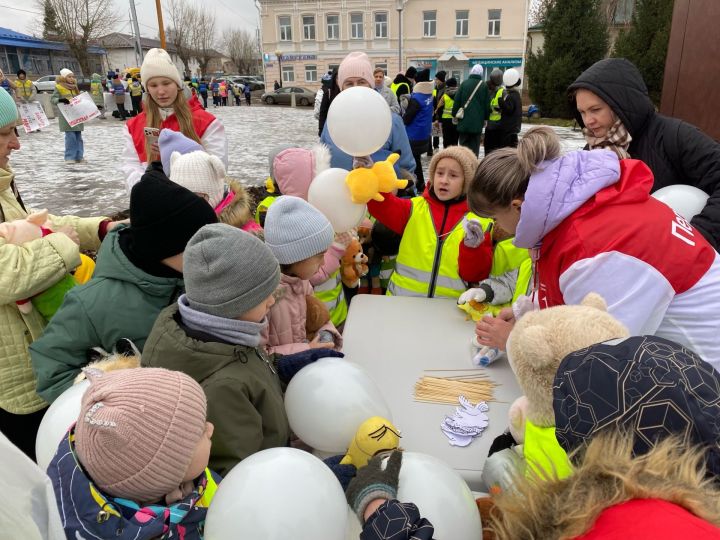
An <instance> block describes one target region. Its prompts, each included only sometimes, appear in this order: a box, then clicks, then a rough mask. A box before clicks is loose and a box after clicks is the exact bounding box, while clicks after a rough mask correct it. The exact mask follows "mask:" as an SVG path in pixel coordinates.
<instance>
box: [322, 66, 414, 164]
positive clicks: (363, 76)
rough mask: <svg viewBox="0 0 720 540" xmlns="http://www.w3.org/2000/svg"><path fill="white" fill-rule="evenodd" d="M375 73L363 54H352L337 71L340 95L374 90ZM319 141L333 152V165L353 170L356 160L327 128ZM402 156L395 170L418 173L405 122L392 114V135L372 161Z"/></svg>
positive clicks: (331, 162) (372, 156)
mask: <svg viewBox="0 0 720 540" xmlns="http://www.w3.org/2000/svg"><path fill="white" fill-rule="evenodd" d="M373 80H374V79H373V69H372V65H371V64H370V59H369V58H368V56H367V54H365V53H364V52H351V53H350V54H348V55H347V56H346V57H345V58H344V59H343V61H342V62H341V63H340V67H339V68H338V75H337V83H338V86H339V87H340V91H341V92H342V91H343V90H347V89H348V88H352V87H353V86H364V87H366V88H372V87H373ZM320 141H321V142H323V143H325V145H327V146H328V148H330V154H331V156H332V158H331V160H330V165H331V166H332V167H339V168H341V169H347V170H351V169H352V168H353V158H352V156H351V155H349V154H346V153H345V152H343V151H342V150H340V149H339V148H338V147H337V146H336V145H335V143H334V142H333V140H332V137H331V136H330V132H329V131H328V127H327V124H326V125H325V126H324V127H323V131H322V135H321V136H320ZM392 153H398V154H400V159H399V160H398V161H397V163H396V164H395V169H396V170H397V171H399V170H400V169H405V170H406V171H410V172H412V171H414V170H415V159H414V158H413V155H412V149H411V148H410V142H409V141H408V136H407V133H406V132H405V125H404V124H403V121H402V118H400V117H399V116H398V115H397V114H392V131H391V132H390V136H389V137H388V140H387V141H386V142H385V144H384V145H383V146H382V148H380V149H379V150H378V151H377V152H375V153H374V154H372V155H371V156H370V157H371V158H372V160H373V161H383V160H384V159H386V158H387V157H388V156H389V155H390V154H392Z"/></svg>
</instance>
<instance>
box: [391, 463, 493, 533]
mask: <svg viewBox="0 0 720 540" xmlns="http://www.w3.org/2000/svg"><path fill="white" fill-rule="evenodd" d="M398 500H400V501H401V502H411V503H415V505H416V506H417V507H418V509H419V510H420V515H421V516H422V517H424V518H426V519H428V520H429V521H430V522H431V523H432V524H433V527H434V528H435V538H482V524H481V522H480V512H479V511H478V507H477V503H476V502H475V497H473V494H472V492H471V491H470V488H469V487H468V485H467V484H466V483H465V480H463V479H462V477H461V476H460V475H459V474H458V473H457V472H456V471H455V470H453V469H452V468H451V467H450V466H449V465H448V464H447V463H445V462H444V461H441V460H439V459H438V458H436V457H433V456H429V455H427V454H420V453H418V452H403V459H402V466H401V467H400V481H399V484H398Z"/></svg>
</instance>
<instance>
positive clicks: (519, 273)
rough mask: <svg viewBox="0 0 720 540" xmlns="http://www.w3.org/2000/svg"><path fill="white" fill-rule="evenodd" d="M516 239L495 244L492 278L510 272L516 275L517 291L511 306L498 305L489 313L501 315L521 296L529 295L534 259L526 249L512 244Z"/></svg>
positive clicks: (490, 308) (490, 309)
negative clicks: (502, 311)
mask: <svg viewBox="0 0 720 540" xmlns="http://www.w3.org/2000/svg"><path fill="white" fill-rule="evenodd" d="M513 238H514V237H510V238H506V239H505V240H501V241H500V242H498V243H497V244H495V249H493V259H492V268H490V277H491V278H492V277H493V276H502V275H503V274H507V273H509V272H514V273H515V274H516V275H515V290H514V291H513V297H512V301H511V302H510V303H509V304H498V305H493V306H489V311H491V312H492V313H494V314H497V313H499V312H500V311H501V310H502V309H503V308H506V307H509V306H511V305H512V304H514V303H515V301H516V300H517V299H518V298H520V297H521V296H525V295H527V294H528V292H529V289H530V282H531V280H532V259H530V254H529V253H528V250H527V249H525V248H519V247H516V246H515V244H513V243H512V241H513Z"/></svg>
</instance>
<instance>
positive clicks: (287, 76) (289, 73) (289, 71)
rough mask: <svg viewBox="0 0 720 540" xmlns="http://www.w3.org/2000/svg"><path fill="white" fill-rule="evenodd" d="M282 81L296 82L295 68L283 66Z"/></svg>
mask: <svg viewBox="0 0 720 540" xmlns="http://www.w3.org/2000/svg"><path fill="white" fill-rule="evenodd" d="M282 81H283V82H284V83H286V82H295V67H294V66H283V67H282Z"/></svg>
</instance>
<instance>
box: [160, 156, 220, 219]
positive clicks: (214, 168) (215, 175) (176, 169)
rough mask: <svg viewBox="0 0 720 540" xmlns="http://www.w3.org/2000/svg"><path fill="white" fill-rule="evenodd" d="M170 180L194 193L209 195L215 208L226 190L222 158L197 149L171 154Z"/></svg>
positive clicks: (211, 204) (209, 200)
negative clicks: (187, 152)
mask: <svg viewBox="0 0 720 540" xmlns="http://www.w3.org/2000/svg"><path fill="white" fill-rule="evenodd" d="M170 180H172V181H173V182H175V183H176V184H180V185H181V186H183V187H184V188H186V189H188V190H190V191H192V192H193V193H204V194H205V195H207V196H208V202H209V203H210V206H212V207H213V208H215V207H216V206H217V205H218V204H220V201H222V198H223V194H224V191H225V166H224V165H223V162H222V161H220V158H218V157H217V156H211V155H210V154H208V153H207V152H204V151H202V150H197V151H195V152H190V153H189V154H181V153H180V152H173V153H172V156H170Z"/></svg>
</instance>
